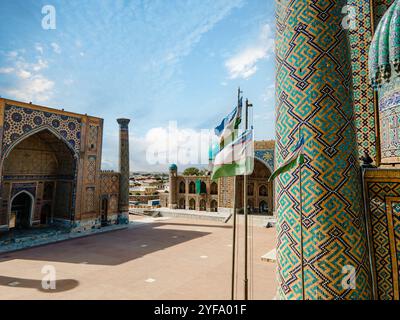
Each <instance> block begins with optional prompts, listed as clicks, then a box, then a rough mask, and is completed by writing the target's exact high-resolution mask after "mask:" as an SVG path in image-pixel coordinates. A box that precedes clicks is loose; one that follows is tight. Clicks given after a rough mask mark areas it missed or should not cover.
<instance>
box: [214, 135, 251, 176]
mask: <svg viewBox="0 0 400 320" xmlns="http://www.w3.org/2000/svg"><path fill="white" fill-rule="evenodd" d="M253 169H254V142H253V130H246V131H245V132H243V133H242V134H241V135H240V136H239V138H237V139H236V140H235V141H234V142H232V143H231V144H229V145H227V146H226V147H225V148H224V149H222V150H221V151H220V152H219V153H218V154H217V155H216V157H215V160H214V166H213V172H212V174H211V179H212V180H217V179H218V178H221V177H233V176H238V175H250V174H252V173H253Z"/></svg>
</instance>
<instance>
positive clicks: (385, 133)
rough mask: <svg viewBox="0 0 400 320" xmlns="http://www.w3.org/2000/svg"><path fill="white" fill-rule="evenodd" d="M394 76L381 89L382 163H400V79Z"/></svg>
mask: <svg viewBox="0 0 400 320" xmlns="http://www.w3.org/2000/svg"><path fill="white" fill-rule="evenodd" d="M394 78H395V79H392V80H391V82H390V83H388V84H384V85H383V86H382V88H381V89H379V122H380V128H381V129H380V133H381V157H382V163H400V80H399V79H398V78H397V77H396V76H394Z"/></svg>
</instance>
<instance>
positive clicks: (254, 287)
mask: <svg viewBox="0 0 400 320" xmlns="http://www.w3.org/2000/svg"><path fill="white" fill-rule="evenodd" d="M133 219H135V220H139V221H141V222H143V223H142V224H139V225H132V226H130V227H129V228H128V229H125V230H118V231H113V232H108V233H104V234H99V235H94V236H90V237H85V238H79V239H74V240H69V241H64V242H60V243H56V244H51V245H46V246H42V247H37V248H32V249H27V250H22V251H18V252H14V253H8V254H2V255H0V299H149V300H154V299H229V298H230V284H231V253H232V245H231V239H232V226H231V224H230V223H227V224H224V223H222V222H214V221H205V220H194V219H181V218H155V219H153V218H140V217H134V218H133ZM252 230H253V232H252V237H251V238H250V239H249V240H252V241H251V243H253V250H252V263H251V264H249V266H250V267H251V268H250V269H249V271H250V273H251V274H252V275H253V277H252V279H253V280H252V281H250V284H251V296H252V298H253V299H273V298H274V296H275V293H276V280H275V278H276V275H275V264H274V263H271V262H265V261H262V260H261V256H262V255H264V254H265V253H267V252H268V251H270V250H272V249H273V248H274V244H275V229H274V228H270V229H265V228H263V227H259V226H255V227H254V228H253V229H252ZM239 237H240V243H243V228H240V232H239ZM242 249H243V248H239V259H240V266H239V270H238V271H239V275H238V278H237V279H238V287H237V293H238V298H239V299H241V298H242V297H243V286H242V284H243V276H242V274H243V268H242V264H243V263H242V261H243V253H242ZM45 265H51V266H54V267H55V270H56V272H57V284H56V289H55V290H44V289H42V286H41V281H42V277H43V276H44V275H43V274H42V273H41V271H42V268H43V266H45Z"/></svg>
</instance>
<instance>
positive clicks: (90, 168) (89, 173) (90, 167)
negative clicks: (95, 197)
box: [86, 156, 96, 183]
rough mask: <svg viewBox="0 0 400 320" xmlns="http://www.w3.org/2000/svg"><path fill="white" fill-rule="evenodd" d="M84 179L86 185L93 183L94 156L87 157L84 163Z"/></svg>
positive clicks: (94, 170)
mask: <svg viewBox="0 0 400 320" xmlns="http://www.w3.org/2000/svg"><path fill="white" fill-rule="evenodd" d="M86 170H87V172H86V179H87V183H95V179H96V156H89V157H88V161H87V162H86Z"/></svg>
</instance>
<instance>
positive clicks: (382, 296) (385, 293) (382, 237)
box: [366, 179, 400, 300]
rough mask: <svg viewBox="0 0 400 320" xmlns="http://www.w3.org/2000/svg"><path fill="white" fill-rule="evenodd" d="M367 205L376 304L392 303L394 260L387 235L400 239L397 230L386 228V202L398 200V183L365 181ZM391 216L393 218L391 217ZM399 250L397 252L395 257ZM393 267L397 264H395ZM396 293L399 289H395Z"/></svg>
mask: <svg viewBox="0 0 400 320" xmlns="http://www.w3.org/2000/svg"><path fill="white" fill-rule="evenodd" d="M366 186H367V191H368V204H369V208H368V211H369V216H370V219H369V220H370V228H371V237H372V244H373V248H372V249H373V255H372V257H373V260H374V266H375V267H374V273H375V279H376V283H377V294H378V299H379V300H393V299H394V294H395V288H394V281H393V272H392V270H393V259H392V257H391V250H390V249H391V247H392V246H393V244H391V243H390V242H391V241H390V232H393V230H394V232H395V234H396V238H397V239H400V230H399V228H398V223H397V224H396V225H397V228H393V227H392V228H390V227H389V224H388V209H389V208H387V204H386V199H387V198H388V197H398V199H400V181H397V182H394V181H393V182H390V181H378V182H377V181H368V179H367V180H366ZM392 216H394V215H392ZM399 253H400V250H399V249H398V250H397V254H399ZM394 263H397V261H395V262H394ZM397 290H398V289H397Z"/></svg>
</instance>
